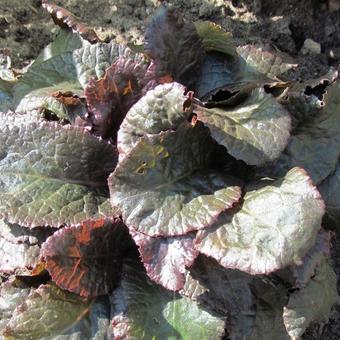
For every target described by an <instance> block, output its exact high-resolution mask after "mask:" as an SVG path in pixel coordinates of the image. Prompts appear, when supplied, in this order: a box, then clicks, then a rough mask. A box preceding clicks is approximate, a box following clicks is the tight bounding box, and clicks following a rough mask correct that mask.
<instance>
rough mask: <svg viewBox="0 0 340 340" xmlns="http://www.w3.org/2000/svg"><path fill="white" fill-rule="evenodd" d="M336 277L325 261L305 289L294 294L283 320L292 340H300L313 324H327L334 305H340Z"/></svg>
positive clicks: (290, 298)
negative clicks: (298, 339)
mask: <svg viewBox="0 0 340 340" xmlns="http://www.w3.org/2000/svg"><path fill="white" fill-rule="evenodd" d="M336 281H337V280H336V275H335V273H334V271H333V269H332V267H331V266H330V265H329V264H328V262H327V261H326V260H325V261H324V262H323V263H322V265H320V267H319V269H318V271H317V272H316V275H315V276H314V277H313V278H312V280H311V281H310V282H309V283H308V285H307V286H306V287H305V288H302V289H300V290H297V291H295V292H293V293H292V294H291V295H290V297H289V302H288V305H287V306H286V307H285V308H284V313H283V319H284V323H285V326H286V329H287V331H288V333H289V335H290V336H291V338H292V339H297V338H299V337H300V336H301V335H302V334H303V333H304V331H305V330H306V328H307V327H308V325H309V324H310V323H311V322H327V321H328V317H329V314H330V311H331V308H332V306H333V305H334V304H338V303H340V299H339V296H338V293H337V287H336Z"/></svg>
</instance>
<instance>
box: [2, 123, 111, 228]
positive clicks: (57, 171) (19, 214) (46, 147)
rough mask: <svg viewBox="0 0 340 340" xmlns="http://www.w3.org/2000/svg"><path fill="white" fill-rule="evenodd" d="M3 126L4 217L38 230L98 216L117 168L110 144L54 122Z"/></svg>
mask: <svg viewBox="0 0 340 340" xmlns="http://www.w3.org/2000/svg"><path fill="white" fill-rule="evenodd" d="M1 123H2V124H1V125H0V155H1V156H0V186H1V192H0V214H1V215H2V216H3V217H5V218H7V219H8V221H9V222H11V223H18V224H20V225H23V226H28V227H34V226H43V225H50V226H55V227H59V226H60V225H65V224H66V225H75V224H78V223H81V222H82V221H84V220H86V219H89V218H91V217H93V218H96V215H97V214H98V206H99V205H100V204H101V203H103V202H104V201H106V199H107V197H108V188H107V183H106V179H107V176H108V174H109V173H110V172H111V171H112V170H113V168H114V167H115V164H116V158H117V155H116V152H115V150H114V148H113V146H112V145H109V144H107V143H106V142H104V141H99V140H98V139H97V138H95V137H93V136H92V135H90V134H89V133H87V132H86V131H85V130H84V129H81V128H76V127H71V126H67V127H62V126H60V125H57V124H54V123H31V124H28V125H19V124H18V126H16V125H14V126H13V125H12V126H11V125H6V120H5V121H1Z"/></svg>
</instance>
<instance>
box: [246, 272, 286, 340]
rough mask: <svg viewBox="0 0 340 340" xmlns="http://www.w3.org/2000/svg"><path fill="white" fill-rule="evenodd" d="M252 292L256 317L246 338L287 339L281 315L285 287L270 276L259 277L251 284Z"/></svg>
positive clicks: (284, 300)
mask: <svg viewBox="0 0 340 340" xmlns="http://www.w3.org/2000/svg"><path fill="white" fill-rule="evenodd" d="M252 292H253V294H254V296H255V305H256V306H255V309H256V317H255V323H254V325H253V328H252V332H251V335H250V336H249V337H248V338H247V340H269V339H275V340H289V339H290V338H289V335H288V333H287V331H286V328H285V325H284V323H283V317H282V314H283V308H284V306H285V305H286V304H287V301H288V291H287V288H286V287H284V286H283V285H282V284H281V283H279V282H276V281H273V280H272V279H271V278H266V277H259V278H258V279H255V280H254V282H253V284H252Z"/></svg>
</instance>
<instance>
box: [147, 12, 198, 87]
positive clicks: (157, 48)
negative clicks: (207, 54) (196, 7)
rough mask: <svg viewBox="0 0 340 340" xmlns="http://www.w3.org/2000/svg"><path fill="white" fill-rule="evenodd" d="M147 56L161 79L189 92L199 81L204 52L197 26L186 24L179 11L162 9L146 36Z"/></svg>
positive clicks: (153, 20) (154, 18)
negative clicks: (170, 81) (174, 83)
mask: <svg viewBox="0 0 340 340" xmlns="http://www.w3.org/2000/svg"><path fill="white" fill-rule="evenodd" d="M145 52H146V53H147V54H148V55H149V56H150V57H151V59H153V60H154V62H155V66H156V74H157V76H158V77H159V78H161V77H164V76H171V78H172V79H173V80H175V81H177V82H179V83H181V84H183V85H185V86H187V87H188V88H189V89H193V88H194V87H195V82H196V80H197V79H198V77H199V74H200V68H201V62H202V58H203V54H204V48H203V45H202V42H201V39H200V37H199V35H198V34H197V31H196V28H195V25H194V24H193V23H191V22H184V20H183V17H182V15H181V13H180V12H179V10H178V9H175V8H164V7H162V8H161V9H160V10H159V11H158V13H157V14H156V15H155V16H154V17H153V19H152V21H151V22H150V24H149V26H148V28H147V30H146V32H145Z"/></svg>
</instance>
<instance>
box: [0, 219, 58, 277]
mask: <svg viewBox="0 0 340 340" xmlns="http://www.w3.org/2000/svg"><path fill="white" fill-rule="evenodd" d="M52 233H53V230H52V229H48V228H35V229H32V230H29V229H27V228H23V227H20V226H19V225H16V224H9V223H6V222H5V221H3V220H0V272H1V273H2V274H4V273H5V274H7V275H9V274H15V275H30V274H31V273H32V270H33V269H34V268H35V266H37V265H38V264H39V262H40V259H39V253H40V248H41V244H42V243H43V242H44V241H45V240H46V238H47V237H48V236H50V235H52Z"/></svg>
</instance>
